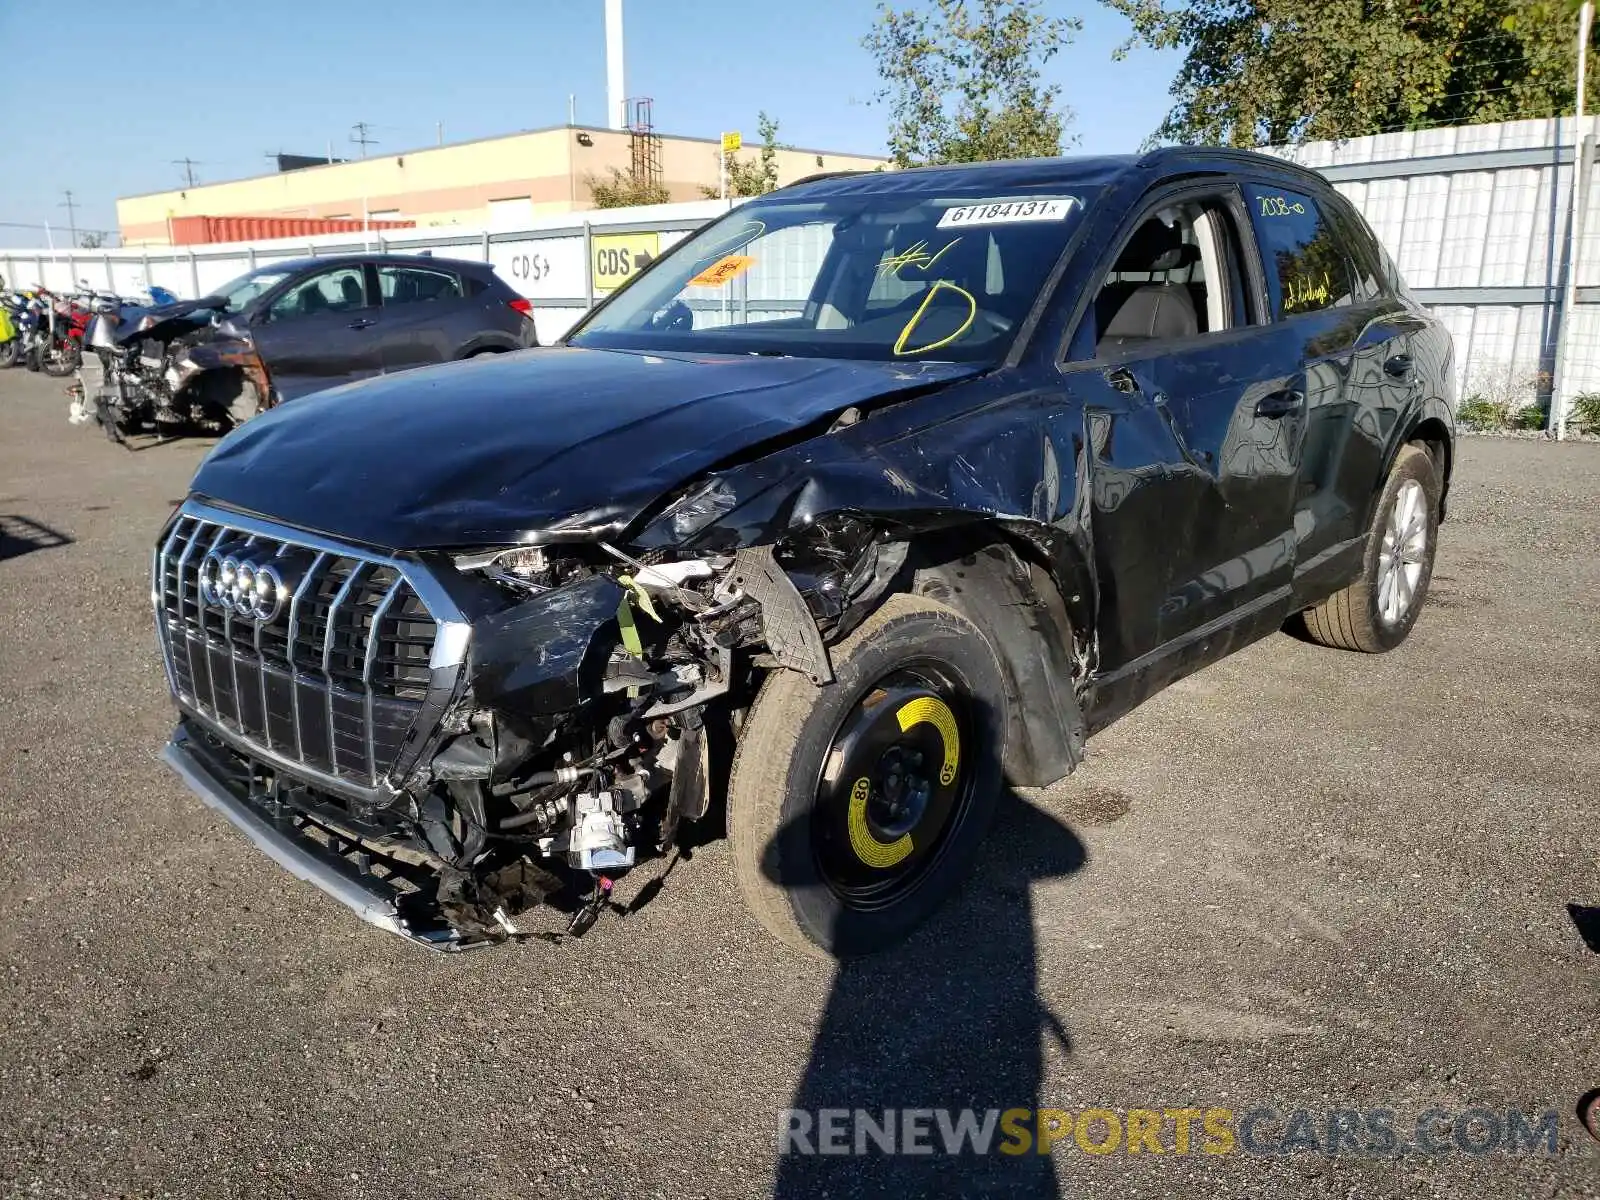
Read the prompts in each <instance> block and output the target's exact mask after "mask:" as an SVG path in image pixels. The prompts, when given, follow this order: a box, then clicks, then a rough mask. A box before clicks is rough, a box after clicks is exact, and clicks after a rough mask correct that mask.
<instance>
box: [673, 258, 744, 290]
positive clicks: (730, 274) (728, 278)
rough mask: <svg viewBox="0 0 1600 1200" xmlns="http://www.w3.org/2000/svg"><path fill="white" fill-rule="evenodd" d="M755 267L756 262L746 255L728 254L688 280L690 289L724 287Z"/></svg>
mask: <svg viewBox="0 0 1600 1200" xmlns="http://www.w3.org/2000/svg"><path fill="white" fill-rule="evenodd" d="M755 265H756V260H755V259H753V258H751V257H750V256H749V255H748V254H730V255H728V256H727V257H726V258H720V259H718V260H717V261H716V262H714V263H712V264H711V265H710V266H709V267H707V268H706V269H705V270H704V271H701V272H700V274H698V275H696V276H695V277H694V278H693V279H691V280H689V285H690V286H691V287H726V286H727V285H728V284H730V283H732V282H733V281H734V280H735V279H737V278H739V276H741V275H743V274H744V273H745V272H746V271H748V270H749V269H750V268H751V267H753V266H755Z"/></svg>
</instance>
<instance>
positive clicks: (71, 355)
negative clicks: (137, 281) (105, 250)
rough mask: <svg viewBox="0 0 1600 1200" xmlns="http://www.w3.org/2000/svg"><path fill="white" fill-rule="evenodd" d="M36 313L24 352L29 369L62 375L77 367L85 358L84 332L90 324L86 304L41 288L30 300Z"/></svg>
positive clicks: (61, 376)
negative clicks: (77, 302)
mask: <svg viewBox="0 0 1600 1200" xmlns="http://www.w3.org/2000/svg"><path fill="white" fill-rule="evenodd" d="M29 308H30V309H31V310H32V311H33V313H34V315H35V320H34V322H33V323H32V334H31V336H30V337H29V339H28V340H27V342H26V343H24V345H23V347H22V352H23V356H24V361H25V363H26V365H27V368H28V370H30V371H43V372H44V373H45V374H46V375H53V376H55V377H56V378H63V377H65V376H67V375H71V374H72V373H73V372H74V371H76V370H77V369H78V364H79V363H80V362H81V361H82V359H83V335H84V333H85V331H86V330H87V329H88V326H89V317H90V315H91V314H90V310H89V308H88V306H87V305H80V304H75V303H74V302H73V300H72V298H71V297H67V298H62V297H59V296H56V295H55V294H53V293H51V292H47V291H44V290H40V291H39V292H37V293H35V295H34V298H33V300H32V301H30V303H29Z"/></svg>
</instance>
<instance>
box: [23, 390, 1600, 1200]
mask: <svg viewBox="0 0 1600 1200" xmlns="http://www.w3.org/2000/svg"><path fill="white" fill-rule="evenodd" d="M65 410H66V401H65V397H64V396H63V395H62V382H61V381H57V380H49V379H45V378H42V377H39V376H30V375H28V374H26V373H24V372H22V371H17V370H13V371H8V372H3V373H0V430H3V432H0V845H3V853H0V912H3V914H4V916H3V917H0V938H3V942H4V946H3V954H0V971H3V974H0V1002H3V1006H4V1019H5V1035H4V1039H3V1042H0V1192H3V1193H4V1194H7V1195H10V1194H15V1195H27V1196H33V1195H40V1196H78V1195H89V1196H102V1195H138V1196H144V1195H169V1194H170V1195H185V1196H206V1197H213V1196H264V1195H272V1196H279V1195H281V1196H296V1197H305V1196H353V1197H359V1196H492V1197H501V1196H504V1197H511V1196H516V1197H534V1196H552V1197H555V1196H594V1195H599V1196H613V1195H615V1196H655V1195H663V1196H725V1195H726V1196H760V1195H769V1194H771V1193H772V1190H773V1187H774V1171H775V1163H776V1158H775V1154H774V1144H775V1131H776V1129H777V1126H778V1120H779V1117H778V1114H779V1113H780V1111H781V1110H784V1109H787V1108H789V1107H790V1106H791V1105H796V1104H803V1105H806V1106H813V1107H815V1106H829V1105H830V1104H831V1105H833V1106H843V1107H850V1106H854V1107H867V1108H871V1109H881V1108H884V1107H898V1106H922V1107H942V1106H950V1107H961V1106H964V1105H968V1104H971V1105H974V1106H976V1107H979V1108H988V1107H999V1108H1009V1107H1054V1108H1060V1109H1065V1110H1069V1111H1081V1110H1082V1109H1085V1108H1089V1107H1104V1108H1110V1109H1115V1110H1122V1109H1129V1108H1163V1107H1179V1106H1186V1105H1192V1106H1196V1107H1200V1108H1207V1107H1226V1108H1231V1109H1234V1110H1236V1111H1239V1112H1243V1111H1244V1110H1247V1109H1250V1108H1252V1107H1260V1106H1272V1107H1275V1108H1277V1109H1279V1110H1282V1111H1287V1110H1290V1109H1293V1108H1297V1107H1298V1108H1307V1109H1310V1110H1313V1111H1314V1112H1316V1113H1326V1112H1328V1111H1330V1110H1333V1109H1343V1108H1348V1109H1370V1108H1391V1109H1394V1110H1396V1111H1397V1112H1399V1113H1401V1114H1403V1115H1404V1116H1403V1118H1402V1120H1401V1121H1400V1122H1399V1123H1400V1124H1402V1125H1403V1124H1404V1123H1405V1118H1406V1117H1409V1116H1411V1115H1415V1114H1419V1113H1421V1112H1423V1111H1424V1110H1426V1109H1428V1108H1431V1107H1435V1106H1437V1107H1439V1108H1442V1109H1447V1110H1452V1111H1461V1110H1465V1109H1469V1108H1474V1107H1487V1108H1491V1109H1499V1110H1501V1111H1502V1112H1503V1111H1504V1110H1505V1109H1506V1108H1508V1107H1516V1108H1520V1109H1522V1110H1524V1111H1527V1112H1532V1113H1540V1112H1543V1111H1545V1110H1547V1109H1552V1108H1553V1109H1558V1110H1560V1112H1561V1114H1562V1116H1561V1127H1560V1135H1559V1142H1560V1150H1559V1153H1558V1154H1557V1155H1556V1156H1555V1157H1553V1158H1549V1157H1545V1156H1543V1155H1530V1154H1522V1155H1516V1156H1511V1155H1506V1154H1503V1153H1492V1154H1488V1155H1484V1156H1481V1157H1475V1156H1471V1155H1466V1154H1463V1153H1461V1152H1460V1151H1456V1152H1454V1153H1448V1154H1444V1155H1441V1156H1439V1157H1437V1158H1433V1157H1427V1156H1422V1155H1415V1154H1414V1155H1407V1156H1404V1157H1401V1158H1399V1159H1397V1160H1396V1159H1388V1158H1384V1159H1368V1158H1360V1157H1352V1156H1349V1155H1345V1156H1340V1157H1337V1158H1328V1157H1324V1156H1320V1155H1314V1154H1310V1153H1305V1152H1301V1153H1297V1154H1293V1155H1288V1156H1276V1157H1252V1156H1249V1155H1245V1154H1242V1153H1235V1154H1228V1155H1221V1156H1202V1155H1200V1154H1190V1155H1186V1156H1181V1155H1177V1154H1175V1153H1168V1154H1165V1155H1162V1156H1155V1155H1151V1154H1149V1153H1144V1154H1140V1155H1129V1154H1126V1153H1123V1152H1120V1151H1119V1152H1117V1153H1113V1154H1108V1155H1105V1156H1100V1157H1091V1156H1089V1155H1086V1154H1084V1153H1082V1152H1080V1151H1078V1150H1077V1149H1075V1148H1073V1147H1072V1146H1071V1145H1070V1144H1069V1143H1063V1145H1062V1146H1060V1147H1058V1148H1057V1151H1056V1155H1055V1167H1056V1172H1057V1174H1058V1176H1059V1179H1060V1190H1061V1192H1062V1194H1063V1195H1068V1196H1101V1195H1105V1196H1130V1195H1131V1196H1145V1195H1149V1196H1182V1195H1195V1196H1200V1195H1204V1196H1241V1197H1243V1196H1250V1197H1280V1196H1281V1197H1321V1196H1346V1195H1352V1194H1357V1195H1363V1196H1365V1195H1380V1194H1382V1195H1387V1194H1394V1195H1402V1194H1403V1195H1408V1196H1410V1195H1444V1196H1463V1197H1467V1196H1472V1197H1478V1196H1493V1197H1498V1196H1506V1197H1533V1196H1579V1195H1597V1194H1600V1183H1597V1180H1600V1146H1597V1145H1595V1144H1594V1143H1592V1142H1590V1141H1589V1139H1588V1138H1587V1137H1586V1136H1585V1135H1584V1134H1583V1133H1582V1132H1581V1131H1580V1129H1579V1128H1578V1126H1577V1124H1576V1122H1575V1121H1574V1120H1573V1117H1572V1107H1573V1104H1574V1103H1575V1101H1576V1099H1577V1097H1578V1096H1579V1095H1580V1094H1581V1093H1583V1092H1585V1091H1587V1090H1589V1089H1590V1088H1593V1087H1596V1086H1600V1032H1597V1028H1600V1019H1597V1018H1600V954H1596V953H1594V952H1591V951H1590V950H1589V949H1588V948H1587V947H1586V946H1585V944H1584V941H1583V938H1582V937H1581V936H1580V933H1579V931H1578V929H1577V928H1576V927H1575V925H1574V922H1573V920H1572V919H1571V917H1570V916H1569V913H1568V907H1567V906H1568V905H1569V904H1575V905H1590V906H1600V862H1597V860H1600V446H1595V445H1563V446H1552V445H1547V444H1537V443H1531V442H1511V441H1490V440H1477V439H1471V440H1463V442H1462V445H1461V462H1460V465H1459V467H1458V470H1457V472H1456V484H1455V488H1454V491H1453V494H1452V499H1451V519H1450V520H1449V521H1448V522H1447V523H1446V525H1445V526H1444V527H1443V530H1442V535H1441V548H1440V552H1439V558H1438V564H1437V570H1436V574H1435V576H1434V584H1433V596H1432V597H1431V598H1430V600H1429V603H1428V606H1427V608H1426V610H1425V611H1424V613H1423V615H1422V618H1421V621H1420V623H1419V625H1418V627H1417V630H1416V632H1415V633H1414V634H1413V635H1412V637H1411V639H1410V640H1409V641H1408V642H1407V643H1406V644H1405V645H1404V646H1403V647H1402V648H1401V649H1400V650H1398V651H1397V652H1395V653H1394V654H1391V655H1389V656H1387V657H1381V658H1366V657H1362V656H1359V655H1354V654H1345V653H1339V652H1336V651H1331V650H1324V649H1319V648H1317V647H1315V646H1312V645H1309V644H1307V643H1304V642H1301V641H1298V640H1295V639H1294V638H1291V637H1289V636H1282V635H1280V636H1276V637H1273V638H1271V639H1269V640H1267V641H1266V642H1263V643H1261V644H1258V645H1256V646H1254V647H1252V648H1250V649H1249V650H1247V651H1245V652H1243V653H1241V654H1239V655H1237V656H1235V657H1233V658H1231V659H1229V660H1227V661H1226V662H1224V663H1222V664H1219V665H1218V666H1215V667H1213V668H1211V669H1210V670H1208V671H1206V672H1204V673H1202V674H1201V675H1199V676H1196V677H1194V678H1191V679H1190V680H1188V681H1186V682H1184V683H1182V684H1180V685H1178V686H1176V687H1174V688H1172V689H1171V690H1169V691H1168V692H1166V693H1165V694H1163V695H1161V696H1159V697H1157V698H1156V699H1155V700H1153V701H1152V702H1150V703H1149V704H1147V705H1146V706H1145V707H1144V708H1142V709H1141V710H1139V711H1138V712H1136V713H1134V714H1133V715H1132V716H1130V717H1128V718H1126V719H1124V720H1123V721H1122V722H1120V723H1119V724H1118V725H1116V726H1114V727H1113V728H1112V729H1110V730H1108V731H1106V732H1105V733H1103V734H1101V735H1099V736H1098V737H1096V738H1095V739H1094V740H1093V741H1092V742H1091V744H1090V758H1089V762H1088V763H1087V765H1086V766H1085V767H1084V768H1083V769H1082V770H1080V771H1079V772H1078V773H1077V774H1076V775H1075V776H1073V777H1072V778H1071V779H1070V780H1068V781H1066V782H1064V783H1062V784H1060V785H1058V786H1056V787H1054V788H1051V789H1049V790H1048V791H1047V792H1044V793H1042V794H1038V795H1032V796H1030V797H1028V798H1027V800H1026V801H1020V800H1019V801H1018V802H1017V803H1016V804H1015V805H1013V806H1012V808H1011V811H1009V812H1008V814H1007V816H1006V818H1005V819H1004V820H1003V821H1002V822H1001V824H1000V826H999V827H998V828H997V829H996V831H995V833H994V834H993V835H992V836H991V838H990V841H989V845H988V849H987V852H986V854H985V855H984V857H983V863H982V867H981V870H980V874H979V876H978V877H977V878H976V880H975V881H974V882H973V883H972V884H971V885H969V886H968V887H967V888H966V889H965V891H964V892H963V893H962V894H961V895H960V896H959V897H958V898H957V899H956V900H955V901H954V902H953V903H952V904H951V905H950V906H948V907H947V908H946V909H945V911H944V912H943V913H942V914H941V915H940V916H939V917H938V918H936V919H935V920H934V921H933V922H932V923H931V924H930V925H929V926H928V927H927V928H925V929H924V930H923V931H922V932H921V933H919V934H918V935H917V936H916V937H915V938H913V939H912V941H911V942H910V943H909V944H907V945H906V946H904V947H902V948H901V949H899V950H897V951H895V952H894V953H891V954H889V955H887V956H884V957H883V958H880V959H876V960H872V961H869V962H866V963H863V964H856V965H852V966H850V967H849V968H847V969H846V970H844V971H843V972H835V971H834V970H832V969H830V968H828V967H826V966H824V965H822V964H820V963H816V962H812V961H809V960H803V959H800V958H798V957H796V956H795V955H793V954H791V953H790V952H788V951H785V950H783V949H781V948H780V947H779V945H778V944H777V943H776V942H774V941H773V940H771V939H770V938H769V937H768V936H766V935H765V934H764V933H763V932H762V931H761V930H760V929H759V928H758V927H757V926H756V925H755V923H754V921H753V920H752V919H751V918H749V917H748V916H747V915H745V913H744V912H743V911H742V909H741V908H740V906H739V903H738V899H737V896H736V894H735V892H734V886H733V880H732V875H731V866H730V862H729V856H728V854H727V852H726V849H725V846H724V844H723V843H721V842H719V841H713V842H711V843H710V844H708V845H706V846H704V847H702V848H700V849H698V850H696V851H695V852H694V854H693V856H692V858H690V859H687V860H685V861H680V862H678V863H677V864H676V865H675V867H674V869H673V870H672V872H671V874H670V876H668V877H667V878H666V879H665V881H664V883H663V884H662V885H661V886H660V888H659V894H656V895H655V896H654V898H653V899H649V902H648V903H647V904H645V905H643V906H642V907H640V908H639V909H638V911H636V912H633V913H632V914H630V915H627V916H623V915H619V914H616V913H608V914H606V915H604V916H603V917H602V919H601V921H600V923H599V924H598V925H597V926H596V927H595V929H594V930H593V932H592V933H590V934H589V936H588V937H586V938H585V939H584V940H583V941H581V942H578V943H566V944H559V945H557V944H552V943H550V942H546V941H530V942H527V943H524V944H522V945H517V946H510V947H504V948H500V949H496V950H490V951H485V952H480V953H473V954H468V955H462V956H443V955H434V954H430V953H428V952H426V951H423V950H420V949H417V948H415V947H412V946H410V945H407V944H405V943H403V942H401V941H399V940H398V939H395V938H393V937H390V936H387V935H384V934H381V933H379V932H377V931H375V930H372V929H368V928H366V927H364V926H362V925H360V924H359V923H358V922H357V921H356V920H355V919H354V918H353V916H352V915H351V914H350V913H348V912H347V911H345V910H344V909H342V908H340V907H338V906H337V905H335V904H334V903H333V902H332V901H330V900H328V899H326V898H325V897H323V896H321V895H320V894H318V893H316V892H314V891H313V890H312V889H311V888H310V887H308V886H306V885H303V884H300V883H298V882H296V881H294V880H293V879H291V878H290V877H289V876H288V875H286V874H285V873H284V872H283V871H281V870H280V869H279V868H278V867H277V866H275V865H274V864H273V863H271V862H269V861H268V860H267V859H266V858H264V857H263V856H262V855H260V854H259V853H257V852H256V851H255V850H253V849H252V848H250V847H249V846H248V845H247V844H246V843H245V842H244V840H243V839H242V838H241V837H240V836H239V835H238V834H236V833H235V832H234V831H233V830H232V829H231V828H230V827H228V826H226V825H225V824H224V823H222V821H221V820H220V819H219V818H217V817H216V816H214V815H213V814H212V813H211V812H209V811H208V810H207V809H205V808H203V807H202V806H201V804H200V803H199V802H198V801H197V800H195V799H194V798H192V797H191V796H190V795H188V794H187V793H186V792H185V791H184V790H183V789H182V787H180V785H179V784H178V783H177V782H176V781H175V780H174V779H173V778H172V777H170V776H169V775H168V774H167V772H166V771H165V770H164V769H163V768H161V767H160V766H159V765H158V764H157V762H156V757H155V755H156V752H157V750H158V749H159V748H160V746H161V744H162V742H163V740H164V739H165V737H166V734H167V732H168V731H169V728H170V726H171V714H172V710H171V708H170V706H169V704H168V702H167V699H166V696H165V689H164V683H163V680H162V677H161V668H160V664H159V660H158V658H157V653H156V648H155V642H154V637H153V632H152V628H151V619H150V613H149V599H148V590H149V589H148V579H147V573H148V570H149V563H150V548H151V544H152V539H153V537H154V535H155V531H156V529H157V528H158V527H159V525H160V523H161V522H162V520H163V519H164V517H165V516H166V514H167V513H168V512H169V511H170V509H171V507H172V506H173V505H174V504H176V503H177V502H178V500H179V499H180V498H181V497H182V496H183V494H184V490H185V485H186V483H187V481H188V479H189V476H190V474H191V473H192V471H193V469H194V467H195V465H196V463H197V462H198V461H199V459H200V457H201V455H202V454H203V453H204V450H205V448H206V446H207V445H208V444H209V443H208V442H205V441H201V440H190V441H186V442H178V443H173V444H168V445H158V446H154V447H151V448H149V449H143V450H140V451H138V452H134V453H130V452H128V451H126V450H123V449H120V448H118V447H116V446H113V445H111V444H110V443H109V442H107V441H106V440H105V439H104V438H103V437H101V436H100V435H99V433H98V432H97V431H90V430H86V429H83V428H74V427H69V426H68V425H67V424H66V421H65ZM418 452H419V453H426V452H427V448H426V447H418ZM663 866H664V864H661V863H653V864H650V865H648V866H646V867H645V868H644V869H643V870H641V871H638V872H636V873H635V874H634V875H633V876H631V877H630V878H628V879H627V880H625V881H624V882H623V884H621V885H620V886H619V888H618V894H619V896H620V898H621V900H622V901H623V902H624V903H627V902H629V901H632V900H633V899H634V898H635V897H637V896H639V894H640V890H641V888H643V887H645V886H646V884H647V883H648V882H649V881H650V880H652V879H654V878H658V877H660V876H661V875H662V869H663ZM654 890H655V889H654V888H652V891H654ZM646 898H647V899H648V896H647V897H646ZM1593 936H1595V937H1596V938H1597V940H1600V934H1596V935H1593ZM952 1080H954V1081H956V1084H952V1082H951V1081H952ZM957 1084H958V1085H959V1086H957ZM797 1097H799V1099H797ZM1165 1140H1166V1142H1167V1145H1168V1146H1169V1148H1170V1147H1171V1146H1172V1137H1171V1134H1170V1132H1169V1133H1168V1135H1167V1137H1166V1139H1165ZM835 1166H836V1167H837V1164H835ZM927 1170H928V1171H929V1172H930V1174H929V1175H928V1176H927V1177H926V1183H925V1185H924V1186H922V1187H912V1188H909V1189H908V1188H904V1187H902V1188H901V1189H900V1194H905V1195H914V1194H916V1193H917V1192H918V1191H922V1192H925V1193H926V1194H940V1195H943V1194H956V1192H955V1191H954V1189H953V1188H952V1187H951V1186H950V1185H949V1184H948V1182H947V1177H946V1176H944V1175H943V1174H942V1171H943V1167H942V1165H941V1164H938V1163H929V1164H928V1165H927ZM901 1178H902V1180H903V1179H904V1178H905V1177H904V1176H902V1177H901ZM911 1178H913V1179H915V1178H917V1177H916V1176H914V1175H913V1176H911ZM778 1186H779V1188H780V1194H783V1195H785V1196H789V1195H793V1196H800V1195H808V1194H816V1193H815V1192H813V1191H808V1190H805V1189H804V1188H802V1187H800V1186H798V1185H796V1184H794V1183H793V1182H792V1181H789V1182H786V1181H785V1179H784V1178H780V1179H779V1181H778ZM858 1190H859V1193H860V1194H864V1195H865V1194H875V1193H873V1192H872V1191H870V1190H869V1188H868V1184H867V1183H866V1181H865V1180H862V1179H860V1178H859V1177H858V1176H856V1175H855V1174H852V1173H849V1172H848V1171H845V1173H841V1174H836V1175H835V1176H834V1178H833V1180H832V1182H831V1184H830V1194H832V1195H849V1194H856V1193H857V1191H858Z"/></svg>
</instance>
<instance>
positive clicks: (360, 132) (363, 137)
mask: <svg viewBox="0 0 1600 1200" xmlns="http://www.w3.org/2000/svg"><path fill="white" fill-rule="evenodd" d="M350 130H351V137H350V140H351V141H352V142H354V143H355V144H356V145H358V146H360V147H361V157H362V158H365V157H366V156H367V147H368V146H376V145H377V144H378V139H377V138H375V137H368V136H367V134H368V133H370V132H371V130H372V126H371V124H370V123H368V122H366V121H357V122H356V123H355V124H354V125H352V126H350Z"/></svg>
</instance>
